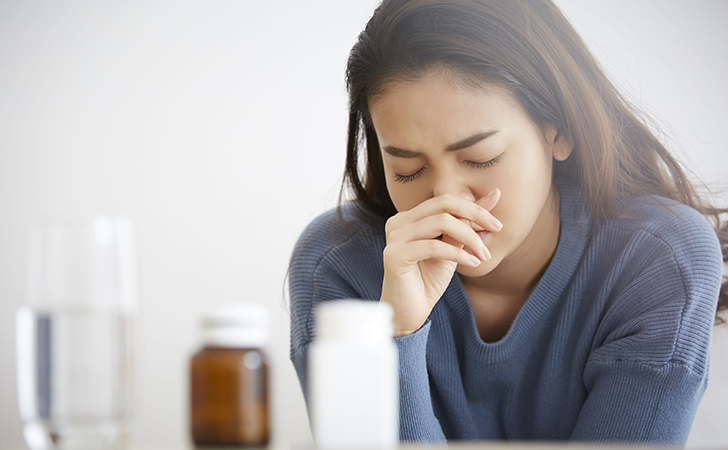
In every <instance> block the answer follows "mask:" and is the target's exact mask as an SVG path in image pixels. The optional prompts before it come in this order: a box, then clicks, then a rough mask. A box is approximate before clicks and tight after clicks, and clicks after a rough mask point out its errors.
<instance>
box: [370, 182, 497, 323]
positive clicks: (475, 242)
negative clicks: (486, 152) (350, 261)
mask: <svg viewBox="0 0 728 450" xmlns="http://www.w3.org/2000/svg"><path fill="white" fill-rule="evenodd" d="M500 195H501V194H500V190H499V189H494V190H493V191H491V192H490V193H488V195H486V196H485V197H483V198H481V199H479V200H478V201H476V202H473V201H470V200H466V199H464V198H461V197H456V196H453V195H447V194H446V195H441V196H437V197H433V198H430V199H428V200H426V201H424V202H422V203H420V204H419V205H417V206H415V207H414V208H412V209H410V210H408V211H402V212H399V213H398V214H396V215H394V216H392V217H391V218H390V219H389V220H388V221H387V224H386V227H385V231H386V235H387V246H386V247H385V249H384V253H383V258H384V280H383V282H382V297H381V299H380V300H381V301H383V302H385V303H389V304H390V305H391V306H392V308H393V310H394V319H393V321H394V328H395V336H403V335H406V334H411V333H414V332H415V331H417V330H418V329H419V328H420V327H421V326H422V324H423V323H424V322H425V320H426V319H427V317H428V316H429V315H430V312H431V311H432V308H433V307H434V306H435V304H436V303H437V301H438V300H439V299H440V297H441V296H442V294H443V293H444V292H445V289H446V288H447V286H448V284H449V283H450V279H451V278H452V276H453V274H454V273H455V270H456V269H457V266H458V264H460V265H464V266H470V267H477V266H479V265H480V264H481V263H482V262H484V261H488V260H490V259H491V254H490V251H489V250H488V248H487V247H486V246H485V244H484V243H483V239H482V236H481V234H483V233H486V234H487V233H493V232H497V231H499V230H500V229H501V228H502V224H501V223H500V222H499V221H498V219H496V218H495V217H493V215H492V214H491V213H490V210H491V209H493V208H494V207H495V205H496V204H497V203H498V200H499V199H500Z"/></svg>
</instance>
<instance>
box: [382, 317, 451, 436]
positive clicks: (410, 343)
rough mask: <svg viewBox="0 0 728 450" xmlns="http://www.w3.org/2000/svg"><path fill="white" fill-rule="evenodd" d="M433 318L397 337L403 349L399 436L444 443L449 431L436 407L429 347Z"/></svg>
mask: <svg viewBox="0 0 728 450" xmlns="http://www.w3.org/2000/svg"><path fill="white" fill-rule="evenodd" d="M431 326H432V324H431V322H430V321H429V320H428V321H427V322H426V323H425V324H424V325H423V326H422V328H420V329H419V330H418V331H416V332H415V333H412V334H410V335H407V336H402V337H399V338H396V339H395V340H394V341H395V343H396V344H397V349H398V350H399V424H400V425H399V439H400V440H401V441H403V442H426V443H444V442H446V438H445V435H444V434H443V432H442V428H441V427H440V422H439V421H438V420H437V417H436V416H435V413H434V411H433V409H432V397H431V394H430V380H429V376H428V374H427V363H426V347H427V337H428V335H429V333H430V327H431Z"/></svg>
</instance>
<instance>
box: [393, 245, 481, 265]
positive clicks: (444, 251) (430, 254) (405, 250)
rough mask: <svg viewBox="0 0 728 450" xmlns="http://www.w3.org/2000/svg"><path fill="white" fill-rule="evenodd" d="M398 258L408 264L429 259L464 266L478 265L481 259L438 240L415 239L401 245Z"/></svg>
mask: <svg viewBox="0 0 728 450" xmlns="http://www.w3.org/2000/svg"><path fill="white" fill-rule="evenodd" d="M398 250H399V251H398V252H397V253H398V258H397V259H399V260H400V261H401V262H402V263H405V264H407V265H411V264H416V263H418V262H420V261H425V260H428V259H439V260H443V261H452V262H455V263H457V264H462V265H464V266H471V267H477V266H479V265H480V263H481V260H480V259H478V258H477V257H476V256H474V255H471V254H469V253H468V252H466V251H465V250H464V249H462V248H458V247H455V246H453V245H450V244H447V243H445V242H443V241H438V240H427V241H415V242H410V243H409V244H406V245H402V246H399V249H398Z"/></svg>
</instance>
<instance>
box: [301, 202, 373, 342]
mask: <svg viewBox="0 0 728 450" xmlns="http://www.w3.org/2000/svg"><path fill="white" fill-rule="evenodd" d="M384 222H385V220H384V219H382V218H378V217H377V216H374V215H373V214H371V213H369V212H367V211H365V210H364V209H363V208H362V207H361V206H359V205H358V204H356V203H348V204H345V205H342V206H341V207H339V208H335V209H332V210H330V211H327V212H325V213H323V214H321V215H320V216H319V217H317V218H316V219H315V220H314V221H312V222H311V223H310V224H309V225H308V226H307V227H306V229H305V230H304V231H303V233H301V236H300V237H299V239H298V242H297V243H296V246H295V248H294V250H293V255H292V256H291V264H290V267H289V278H288V290H289V294H290V313H291V348H292V349H295V348H301V347H303V346H305V345H306V344H307V343H308V342H310V340H311V338H312V336H313V333H314V323H313V320H314V319H313V314H312V311H313V310H314V309H315V308H316V306H317V305H318V304H320V303H322V302H326V301H330V300H335V299H346V298H350V299H366V300H376V299H379V297H380V296H381V284H382V278H383V276H384V269H383V265H382V251H383V250H384V245H385V243H386V239H385V236H384Z"/></svg>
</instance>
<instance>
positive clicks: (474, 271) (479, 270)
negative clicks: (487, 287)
mask: <svg viewBox="0 0 728 450" xmlns="http://www.w3.org/2000/svg"><path fill="white" fill-rule="evenodd" d="M496 266H498V262H497V261H495V258H491V259H489V260H488V261H483V262H481V263H480V265H479V266H478V267H472V266H461V265H460V264H458V266H457V268H456V269H455V271H456V272H457V273H459V274H460V275H462V276H464V277H469V278H477V277H482V276H484V275H488V274H489V273H490V272H492V271H493V269H495V268H496Z"/></svg>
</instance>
